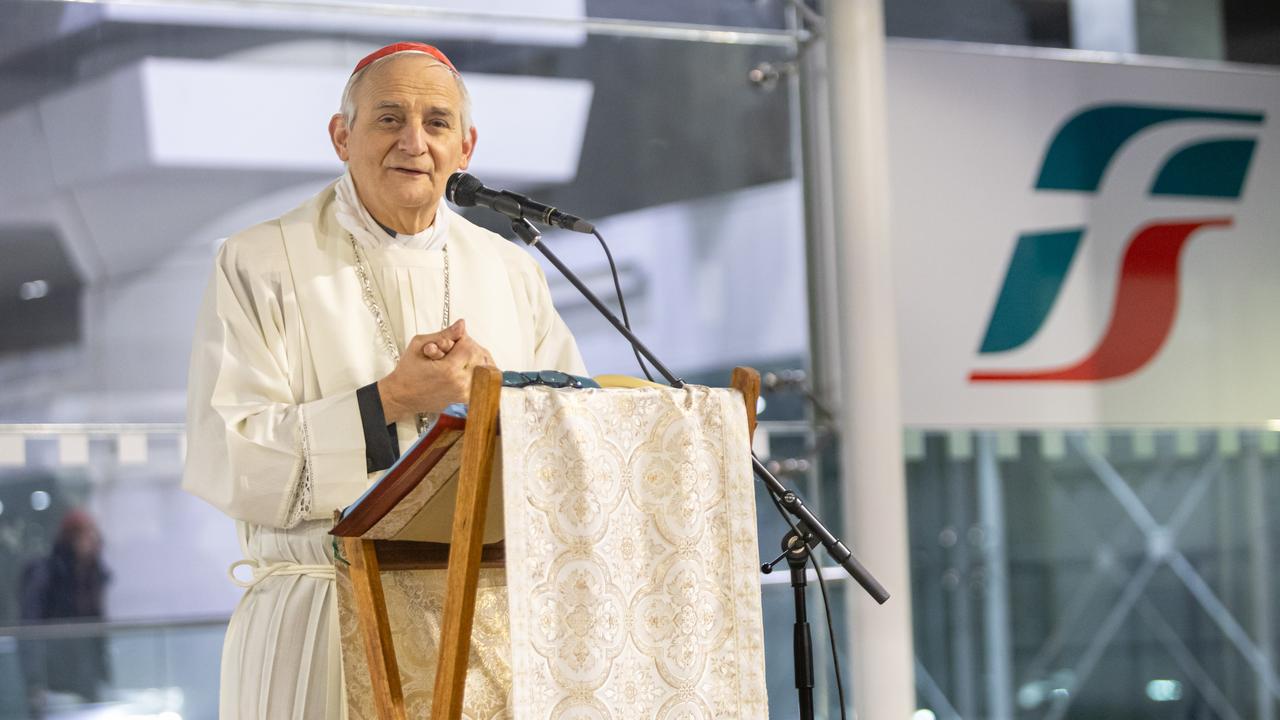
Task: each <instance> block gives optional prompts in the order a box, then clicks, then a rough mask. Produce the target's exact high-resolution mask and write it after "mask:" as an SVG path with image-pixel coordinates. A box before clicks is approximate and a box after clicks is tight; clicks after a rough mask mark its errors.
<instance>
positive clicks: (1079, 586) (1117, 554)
mask: <svg viewBox="0 0 1280 720" xmlns="http://www.w3.org/2000/svg"><path fill="white" fill-rule="evenodd" d="M907 453H908V455H907V472H908V483H909V487H910V498H911V508H910V512H911V547H912V561H913V564H912V584H913V589H914V591H915V593H916V596H915V629H916V652H917V655H918V657H919V659H920V662H921V663H922V665H923V668H924V670H925V672H922V673H920V677H919V678H918V681H919V683H918V684H919V687H920V701H921V704H922V705H923V706H924V707H928V708H930V709H931V710H932V711H933V712H934V713H935V714H936V715H937V717H963V718H970V717H1018V718H1066V717H1205V718H1264V717H1273V716H1274V711H1275V705H1276V700H1277V691H1280V685H1277V683H1276V675H1275V669H1274V667H1275V664H1274V663H1275V657H1276V651H1277V640H1278V638H1277V634H1276V627H1275V619H1274V614H1275V613H1274V602H1273V599H1274V597H1275V595H1276V591H1277V586H1276V578H1275V574H1274V571H1273V562H1274V561H1273V554H1274V553H1273V551H1272V548H1273V547H1274V546H1275V544H1276V541H1277V539H1278V538H1277V534H1276V528H1275V527H1274V526H1273V523H1272V522H1271V518H1272V517H1273V516H1274V515H1275V513H1276V511H1277V510H1280V507H1278V503H1280V497H1278V496H1277V494H1276V490H1275V489H1276V479H1277V477H1280V458H1278V457H1277V455H1278V453H1280V435H1277V434H1276V433H1274V432H1270V431H1248V430H1245V431H1241V430H1237V429H1226V430H1218V429H1209V430H1196V429H1185V430H1168V429H1145V428H1134V429H1124V430H1106V431H1103V430H1099V431H1094V432H1076V431H1070V432H1064V431H1059V430H1048V431H1038V432H1036V431H1027V432H1012V431H1000V432H968V431H953V432H946V433H942V432H925V433H919V432H912V433H909V434H908V436H907Z"/></svg>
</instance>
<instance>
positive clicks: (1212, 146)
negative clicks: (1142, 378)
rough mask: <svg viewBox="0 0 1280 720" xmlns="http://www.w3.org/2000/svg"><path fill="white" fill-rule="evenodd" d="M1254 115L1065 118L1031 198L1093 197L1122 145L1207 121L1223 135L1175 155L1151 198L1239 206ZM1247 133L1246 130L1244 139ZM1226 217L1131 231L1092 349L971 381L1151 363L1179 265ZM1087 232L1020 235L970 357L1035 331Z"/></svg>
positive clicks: (1135, 113)
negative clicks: (1191, 245)
mask: <svg viewBox="0 0 1280 720" xmlns="http://www.w3.org/2000/svg"><path fill="white" fill-rule="evenodd" d="M1263 119H1264V116H1263V114H1262V113H1257V112H1228V111H1222V110H1213V109H1202V108H1187V107H1161V106H1151V105H1103V106H1098V107H1091V108H1087V109H1085V110H1083V111H1081V112H1079V113H1077V114H1076V115H1074V116H1073V117H1072V118H1071V119H1070V120H1068V121H1067V122H1066V123H1065V124H1064V125H1063V126H1062V128H1061V129H1059V130H1058V133H1057V134H1056V135H1055V136H1054V138H1053V140H1052V142H1050V143H1049V149H1048V150H1047V151H1046V152H1045V156H1044V163H1043V164H1042V165H1041V167H1040V175H1039V177H1038V178H1037V180H1036V186H1035V187H1036V190H1037V191H1038V192H1040V191H1043V192H1072V193H1087V194H1093V195H1096V194H1097V193H1098V188H1099V186H1100V185H1101V184H1102V179H1103V176H1104V175H1105V174H1106V172H1107V168H1108V167H1109V166H1110V165H1111V162H1112V160H1113V159H1114V158H1115V156H1116V154H1117V153H1118V152H1119V151H1120V149H1121V147H1122V146H1124V144H1125V143H1127V142H1128V141H1130V140H1131V139H1133V138H1134V137H1136V136H1138V135H1140V134H1141V133H1143V132H1146V131H1147V130H1150V129H1152V128H1155V127H1158V126H1164V125H1167V124H1169V123H1178V122H1187V121H1201V122H1204V121H1209V122H1212V123H1214V125H1215V126H1218V125H1221V127H1222V129H1223V131H1224V132H1223V133H1222V134H1220V135H1218V136H1215V137H1210V138H1202V139H1198V140H1196V141H1193V142H1191V143H1188V144H1186V145H1183V146H1181V147H1178V148H1175V149H1174V150H1173V151H1172V152H1170V153H1169V154H1168V156H1167V157H1166V158H1165V160H1164V162H1163V164H1162V165H1161V167H1160V170H1159V172H1157V173H1155V179H1154V180H1153V181H1152V183H1151V186H1150V194H1151V196H1153V197H1165V198H1168V197H1173V198H1191V199H1211V200H1222V201H1228V202H1233V203H1234V202H1237V201H1238V200H1239V199H1240V196H1241V194H1242V193H1243V191H1244V186H1245V179H1246V177H1247V176H1248V172H1249V163H1250V161H1251V160H1252V158H1253V155H1254V150H1255V147H1256V145H1257V136H1256V133H1248V134H1246V133H1247V131H1248V130H1250V129H1252V128H1255V127H1257V126H1259V125H1261V124H1262V121H1263ZM1242 131H1245V132H1242ZM1233 220H1234V217H1233V215H1221V216H1214V217H1192V218H1151V219H1149V220H1147V221H1145V222H1143V223H1141V224H1140V226H1139V227H1137V228H1135V229H1134V231H1133V233H1132V234H1131V235H1130V237H1129V239H1128V243H1127V245H1126V246H1125V249H1124V253H1123V255H1122V259H1121V261H1120V268H1119V280H1118V282H1117V284H1116V292H1115V298H1114V300H1113V302H1112V305H1111V317H1110V320H1109V322H1108V324H1107V327H1106V330H1105V332H1103V335H1102V338H1101V340H1099V341H1098V343H1097V345H1095V346H1094V348H1093V349H1092V350H1091V351H1090V352H1088V353H1085V354H1084V355H1083V356H1082V357H1080V358H1079V359H1077V360H1074V361H1071V362H1067V363H1065V364H1063V365H1060V366H1057V367H1048V368H1026V369H1017V368H1015V369H1009V370H975V371H973V372H972V373H970V375H969V379H970V380H971V381H972V382H1048V381H1086V382H1090V381H1100V380H1111V379H1115V378H1121V377H1124V376H1126V375H1130V374H1132V373H1134V372H1137V371H1138V370H1139V369H1141V368H1142V367H1144V366H1145V365H1147V363H1149V362H1151V360H1152V359H1153V358H1155V356H1156V355H1157V354H1158V353H1159V352H1160V348H1161V346H1163V345H1164V342H1165V340H1166V339H1167V338H1168V337H1169V333H1170V331H1171V330H1172V329H1173V326H1174V322H1175V320H1176V318H1177V314H1178V263H1179V259H1180V258H1181V256H1182V250H1183V248H1185V247H1186V245H1187V243H1188V241H1189V240H1191V239H1192V238H1193V237H1194V236H1195V235H1197V234H1198V233H1200V232H1201V231H1204V230H1207V229H1212V228H1219V229H1220V228H1228V227H1230V226H1231V225H1232V222H1233ZM1087 234H1088V228H1087V226H1084V225H1081V226H1077V227H1060V228H1050V229H1038V230H1030V231H1027V232H1024V233H1022V234H1021V235H1019V236H1018V240H1017V243H1016V244H1015V246H1014V249H1013V254H1012V256H1010V259H1009V267H1008V269H1007V270H1006V271H1005V275H1004V283H1003V285H1002V286H1001V288H1000V294H999V295H998V296H997V298H996V302H995V306H994V307H993V308H992V311H991V319H990V320H989V321H988V323H987V331H986V334H985V335H984V336H983V338H982V345H981V346H980V348H979V350H978V352H979V354H980V355H983V356H994V355H997V354H998V353H1006V352H1009V351H1011V350H1015V349H1017V348H1020V347H1022V346H1023V345H1025V344H1026V343H1027V342H1029V341H1030V340H1031V339H1032V338H1033V337H1035V336H1036V334H1037V333H1039V332H1040V330H1041V329H1042V328H1043V326H1044V324H1045V320H1046V319H1047V318H1048V317H1049V313H1050V311H1051V310H1053V307H1054V304H1055V303H1056V302H1057V300H1058V297H1059V295H1060V294H1061V292H1062V287H1063V283H1064V281H1065V280H1066V278H1067V275H1068V272H1069V271H1070V270H1071V265H1072V261H1073V260H1074V259H1075V257H1076V256H1077V254H1078V251H1079V249H1080V245H1081V243H1083V242H1084V239H1085V236H1086V235H1087Z"/></svg>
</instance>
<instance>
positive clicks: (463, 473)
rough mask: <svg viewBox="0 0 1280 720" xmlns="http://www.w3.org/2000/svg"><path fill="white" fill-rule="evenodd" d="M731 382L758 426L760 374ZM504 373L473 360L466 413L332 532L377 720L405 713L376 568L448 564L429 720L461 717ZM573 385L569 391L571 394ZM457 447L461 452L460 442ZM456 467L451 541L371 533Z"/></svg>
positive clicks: (488, 549)
mask: <svg viewBox="0 0 1280 720" xmlns="http://www.w3.org/2000/svg"><path fill="white" fill-rule="evenodd" d="M731 386H732V387H733V388H734V389H736V390H738V391H739V392H741V394H742V397H743V400H744V401H745V403H746V416H747V423H748V432H749V436H753V435H754V433H755V426H756V402H757V398H758V397H759V394H760V375H759V373H757V372H756V371H755V370H753V369H750V368H743V367H739V368H735V369H734V371H733V375H732V382H731ZM501 391H502V373H501V372H500V371H498V370H497V369H496V368H492V367H478V368H476V369H475V371H474V373H473V375H472V380H471V397H470V403H469V406H468V409H467V418H466V420H465V421H464V420H462V419H460V418H456V417H452V416H448V415H445V416H442V417H441V418H440V420H439V421H438V422H437V423H436V424H435V425H434V426H433V428H432V430H431V431H430V432H429V433H428V434H427V436H425V437H424V438H423V440H421V441H419V442H418V443H417V444H415V445H414V446H413V448H411V449H410V450H409V452H407V453H406V454H405V456H404V457H402V458H401V459H400V461H398V462H397V463H396V465H395V466H394V467H393V468H392V469H391V470H389V471H388V472H387V474H386V475H385V476H384V477H383V478H382V479H380V480H379V481H378V483H377V484H376V485H375V486H374V488H373V489H371V491H370V492H369V493H366V495H365V496H364V497H362V498H361V499H360V500H358V501H357V502H356V503H355V504H354V505H352V506H351V507H350V508H348V509H347V510H346V511H345V512H340V513H338V514H337V516H336V518H335V519H336V523H335V526H334V529H333V531H332V534H333V535H335V536H337V537H338V538H339V539H340V540H341V545H342V555H343V557H344V558H345V560H346V561H347V562H348V563H349V564H350V565H349V573H350V577H351V584H352V592H353V596H354V605H355V611H356V614H357V615H358V618H359V625H360V633H361V636H362V637H363V640H364V643H363V644H364V648H365V654H366V657H367V661H368V668H369V674H370V680H371V683H372V690H373V699H374V705H375V709H376V712H377V715H378V717H379V718H381V720H407V715H406V706H405V700H404V693H403V690H402V686H401V677H400V669H399V665H398V663H397V661H396V651H395V647H394V644H393V642H392V628H391V625H390V622H389V620H388V615H387V608H386V600H385V596H384V593H383V585H382V578H381V572H382V571H384V570H407V569H422V568H446V567H447V580H446V588H445V600H444V610H443V618H442V630H441V637H440V643H439V647H440V658H439V661H438V664H437V667H436V677H435V691H434V701H433V703H432V709H431V717H432V718H433V720H458V718H460V717H461V715H462V708H463V690H464V683H465V680H466V675H467V659H468V657H469V654H470V650H471V631H472V622H473V619H474V615H475V603H476V591H477V581H478V578H479V572H480V568H481V566H486V567H500V566H502V565H503V564H504V560H505V557H504V551H503V546H502V543H501V542H495V543H491V544H489V545H485V544H484V543H483V537H484V534H485V533H484V531H485V521H486V518H487V516H488V510H489V506H490V492H489V490H490V478H491V476H492V473H493V469H494V453H495V451H496V450H497V442H496V440H497V434H498V407H499V397H500V394H501ZM569 392H572V391H569ZM459 444H460V445H461V452H460V454H459V453H458V448H457V447H456V446H457V445H459ZM450 462H452V463H454V464H456V472H457V486H456V496H455V500H454V506H453V517H452V531H451V533H450V536H449V542H448V544H444V543H437V542H413V541H405V540H388V539H371V538H369V537H367V536H366V534H368V533H369V532H370V529H371V528H372V527H374V526H375V525H376V523H377V522H378V521H379V520H381V519H382V518H384V517H386V516H387V515H388V513H391V512H393V511H394V509H395V507H396V505H397V504H398V503H400V502H401V501H402V500H404V499H405V498H406V497H408V496H409V495H410V493H411V492H412V491H413V490H414V488H415V487H416V486H417V485H418V484H419V483H420V482H421V481H422V480H423V479H424V478H425V477H426V476H427V474H428V473H429V472H432V471H433V470H435V471H437V472H444V473H449V474H452V472H453V471H454V470H453V469H452V468H449V467H445V466H446V465H448V464H449V463H450Z"/></svg>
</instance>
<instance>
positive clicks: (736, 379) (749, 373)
mask: <svg viewBox="0 0 1280 720" xmlns="http://www.w3.org/2000/svg"><path fill="white" fill-rule="evenodd" d="M729 386H730V387H732V388H733V389H734V390H737V391H738V392H740V393H742V400H743V402H745V403H746V404H747V437H748V438H754V437H755V436H756V401H757V400H759V399H760V373H759V372H756V370H755V369H754V368H749V367H736V368H734V369H733V376H732V377H731V379H730V381H729Z"/></svg>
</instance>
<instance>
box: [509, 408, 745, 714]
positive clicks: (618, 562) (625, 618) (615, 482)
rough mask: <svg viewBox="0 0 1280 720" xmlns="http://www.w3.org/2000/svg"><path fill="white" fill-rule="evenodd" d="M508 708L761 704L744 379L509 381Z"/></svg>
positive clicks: (682, 709) (693, 708)
mask: <svg viewBox="0 0 1280 720" xmlns="http://www.w3.org/2000/svg"><path fill="white" fill-rule="evenodd" d="M500 417H501V426H502V453H503V486H504V487H503V495H504V502H505V515H506V543H507V547H506V551H507V580H508V590H509V599H510V617H511V645H512V682H513V709H514V718H516V720H526V719H528V720H532V719H533V718H539V719H542V718H553V719H557V718H565V719H567V718H610V719H612V720H631V719H633V718H634V719H635V720H640V719H641V718H644V719H646V720H648V719H649V718H676V717H679V718H690V719H691V720H692V719H696V718H742V719H743V720H759V719H760V718H764V717H767V714H768V708H767V704H766V700H765V679H764V652H763V638H764V631H763V626H762V621H761V609H760V582H759V559H758V554H759V550H758V548H757V545H756V515H755V489H754V484H753V479H752V475H751V455H750V452H751V450H750V443H749V440H748V435H747V419H746V410H745V407H744V405H743V400H742V396H741V395H740V394H739V393H737V392H736V391H732V390H712V389H707V388H702V387H692V386H691V387H688V388H686V389H682V390H674V389H667V388H644V389H636V390H587V391H577V392H573V391H555V390H549V389H546V388H526V389H523V390H511V389H507V390H503V391H502V404H501V416H500Z"/></svg>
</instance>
